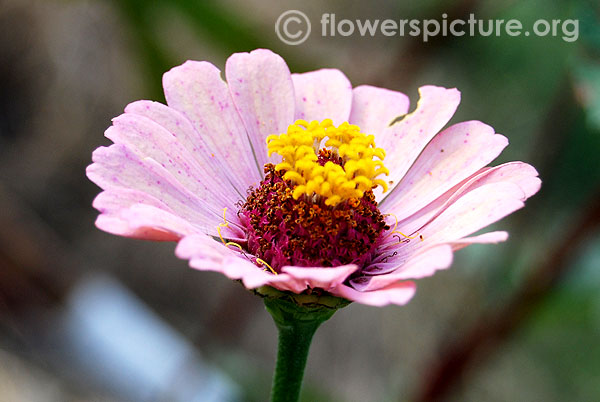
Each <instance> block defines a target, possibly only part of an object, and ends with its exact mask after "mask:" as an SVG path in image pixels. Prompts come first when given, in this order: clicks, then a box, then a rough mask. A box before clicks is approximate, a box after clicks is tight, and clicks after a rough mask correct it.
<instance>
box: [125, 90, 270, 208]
mask: <svg viewBox="0 0 600 402" xmlns="http://www.w3.org/2000/svg"><path fill="white" fill-rule="evenodd" d="M236 113H237V112H236ZM125 114H126V115H134V116H143V117H145V118H148V119H150V120H152V121H154V122H155V123H157V124H158V125H160V126H161V127H163V128H164V129H165V130H167V131H168V132H170V133H171V134H172V136H173V137H175V138H176V139H177V141H179V143H180V144H181V145H182V146H183V147H184V148H185V149H186V150H187V152H188V153H189V154H190V155H192V157H194V158H195V159H196V160H197V164H198V165H199V166H200V167H201V169H202V175H201V176H200V177H198V178H197V180H202V181H206V183H207V184H208V185H209V186H210V187H211V188H213V189H214V190H215V192H220V193H223V195H224V196H227V197H231V198H232V199H234V198H235V199H239V198H240V193H241V194H242V195H243V194H245V191H246V188H244V189H238V188H236V185H235V183H233V182H231V181H230V180H229V178H228V177H227V175H226V174H225V172H230V173H231V174H236V172H237V173H238V174H239V175H240V176H241V177H242V180H243V181H244V182H246V181H248V182H249V183H251V184H252V185H256V184H258V182H259V180H260V175H259V174H258V172H257V169H256V168H255V165H256V162H255V161H254V158H253V157H248V158H249V159H250V160H251V164H250V166H245V165H244V159H239V160H235V159H233V160H232V159H229V160H225V159H223V158H221V157H220V155H221V154H220V153H219V152H217V153H215V149H214V143H212V142H211V141H208V139H207V138H204V137H211V136H213V134H210V135H209V136H202V135H200V134H199V133H198V132H197V131H196V129H195V128H194V126H193V125H192V122H191V121H190V120H189V119H188V118H187V117H186V116H184V115H183V114H181V113H180V112H178V111H177V110H175V109H173V108H171V107H168V106H166V105H163V104H162V103H159V102H153V101H136V102H133V103H130V104H129V105H127V107H126V108H125ZM240 124H241V123H240ZM241 135H242V138H239V139H238V141H237V142H239V143H241V145H242V148H245V149H249V148H250V147H249V145H248V141H247V140H244V139H243V137H244V135H245V131H244V130H243V129H242V131H241ZM236 144H237V143H236ZM236 147H237V145H236ZM228 148H229V146H228ZM250 151H251V149H250Z"/></svg>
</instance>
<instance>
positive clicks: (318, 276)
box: [281, 265, 358, 293]
mask: <svg viewBox="0 0 600 402" xmlns="http://www.w3.org/2000/svg"><path fill="white" fill-rule="evenodd" d="M357 269H358V266H356V265H341V266H338V267H333V268H332V267H291V266H286V267H283V268H282V269H281V271H282V272H284V273H286V274H289V275H290V277H291V278H292V282H293V283H290V286H289V289H286V290H291V291H292V292H296V293H300V292H302V291H304V290H306V289H307V288H312V289H314V288H320V289H323V290H326V291H328V290H330V289H332V288H335V287H336V286H338V285H341V284H342V283H343V282H344V281H345V280H346V278H348V276H350V275H351V274H352V273H354V272H355V271H356V270H357ZM281 285H283V284H281Z"/></svg>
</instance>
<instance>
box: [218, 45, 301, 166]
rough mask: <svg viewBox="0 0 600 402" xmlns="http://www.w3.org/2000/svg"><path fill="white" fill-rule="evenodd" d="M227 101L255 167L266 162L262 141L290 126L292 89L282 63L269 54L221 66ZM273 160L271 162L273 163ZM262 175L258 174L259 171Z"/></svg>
mask: <svg viewBox="0 0 600 402" xmlns="http://www.w3.org/2000/svg"><path fill="white" fill-rule="evenodd" d="M225 73H226V76H227V83H228V85H229V90H230V92H231V97H232V98H233V102H234V103H235V106H236V109H237V110H238V112H239V114H240V116H241V118H242V121H243V122H244V126H245V127H246V131H247V133H248V137H249V138H250V143H251V144H252V147H253V149H254V156H255V158H256V160H257V162H258V166H260V167H261V168H262V166H263V165H264V164H265V163H267V161H268V160H269V159H268V158H267V145H266V138H267V136H269V135H271V134H281V133H284V132H286V131H287V127H288V126H289V125H290V124H291V123H293V122H294V109H295V97H294V86H293V84H292V78H291V76H290V70H289V69H288V66H287V64H285V61H284V60H283V59H282V58H281V57H280V56H279V55H277V54H275V53H273V52H271V51H270V50H265V49H258V50H254V51H252V52H250V53H236V54H234V55H232V56H231V57H229V59H228V60H227V64H226V66H225ZM275 159H276V158H275V156H273V161H275ZM261 174H262V171H261Z"/></svg>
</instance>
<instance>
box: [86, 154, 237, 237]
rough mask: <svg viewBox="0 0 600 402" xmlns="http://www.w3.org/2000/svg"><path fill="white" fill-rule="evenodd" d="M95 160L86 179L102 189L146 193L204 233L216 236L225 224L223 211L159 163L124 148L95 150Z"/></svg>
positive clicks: (93, 156)
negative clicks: (223, 222) (220, 225)
mask: <svg viewBox="0 0 600 402" xmlns="http://www.w3.org/2000/svg"><path fill="white" fill-rule="evenodd" d="M92 160H93V161H94V163H93V164H92V165H90V166H88V168H87V171H86V172H87V176H88V178H89V179H90V180H92V181H93V182H94V183H96V184H97V185H98V186H100V187H101V188H103V189H110V190H121V189H122V190H134V191H138V192H140V193H146V194H147V195H148V196H149V197H151V198H152V199H156V200H158V201H160V203H161V204H163V205H165V206H167V207H168V209H169V211H170V212H172V213H174V214H175V215H177V216H179V217H181V218H182V219H185V220H187V221H189V222H190V223H191V224H192V225H195V226H196V227H198V228H201V230H202V231H203V232H205V233H215V231H216V227H217V225H218V224H219V223H221V222H222V219H223V218H222V214H223V211H222V210H221V211H219V210H217V209H216V208H215V207H214V205H213V204H214V203H213V202H206V201H205V200H203V199H202V198H199V197H200V194H195V193H193V192H191V191H190V190H189V189H188V188H186V187H185V186H184V185H182V184H181V182H179V181H178V180H177V178H176V177H174V176H173V175H172V174H171V173H169V171H168V170H167V169H166V168H164V167H163V166H162V165H161V164H160V163H158V162H156V161H155V160H154V159H152V158H149V157H143V156H140V155H139V154H138V153H136V152H135V151H133V150H131V149H130V148H128V147H127V146H125V145H123V144H113V145H111V146H109V147H100V148H98V149H96V150H95V151H94V153H93V155H92ZM125 205H127V204H124V206H125ZM129 205H130V204H129ZM129 205H127V206H129ZM232 225H235V223H232Z"/></svg>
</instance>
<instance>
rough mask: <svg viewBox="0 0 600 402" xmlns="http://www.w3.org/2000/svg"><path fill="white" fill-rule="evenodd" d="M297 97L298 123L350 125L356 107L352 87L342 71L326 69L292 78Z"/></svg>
mask: <svg viewBox="0 0 600 402" xmlns="http://www.w3.org/2000/svg"><path fill="white" fill-rule="evenodd" d="M292 81H293V83H294V91H295V93H296V115H295V119H302V120H306V121H309V122H310V121H312V120H318V121H321V120H325V119H331V120H333V124H335V125H336V126H337V125H340V124H342V123H343V122H347V121H348V118H349V116H350V108H351V106H352V85H351V84H350V81H348V78H346V76H345V75H344V73H342V72H341V71H339V70H335V69H322V70H317V71H311V72H308V73H303V74H292Z"/></svg>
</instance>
